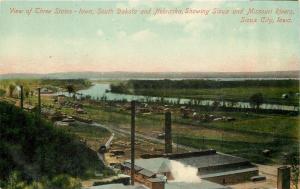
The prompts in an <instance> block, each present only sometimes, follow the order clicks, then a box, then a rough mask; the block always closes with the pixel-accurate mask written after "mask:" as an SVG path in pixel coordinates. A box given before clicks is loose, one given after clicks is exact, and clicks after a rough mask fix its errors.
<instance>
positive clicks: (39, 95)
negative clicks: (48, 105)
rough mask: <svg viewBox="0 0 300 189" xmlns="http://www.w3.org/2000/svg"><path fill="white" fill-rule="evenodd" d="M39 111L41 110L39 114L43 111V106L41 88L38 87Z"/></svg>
mask: <svg viewBox="0 0 300 189" xmlns="http://www.w3.org/2000/svg"><path fill="white" fill-rule="evenodd" d="M38 111H39V114H41V113H42V106H41V88H38Z"/></svg>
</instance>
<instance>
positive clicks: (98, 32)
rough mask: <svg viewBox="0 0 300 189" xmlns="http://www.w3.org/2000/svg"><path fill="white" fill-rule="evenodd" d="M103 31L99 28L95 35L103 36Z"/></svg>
mask: <svg viewBox="0 0 300 189" xmlns="http://www.w3.org/2000/svg"><path fill="white" fill-rule="evenodd" d="M103 35H104V33H103V31H102V30H101V29H99V30H97V36H99V37H103Z"/></svg>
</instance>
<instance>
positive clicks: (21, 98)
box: [20, 85, 24, 109]
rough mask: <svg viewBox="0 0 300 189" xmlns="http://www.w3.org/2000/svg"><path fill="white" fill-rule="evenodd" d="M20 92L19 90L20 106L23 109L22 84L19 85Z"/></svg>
mask: <svg viewBox="0 0 300 189" xmlns="http://www.w3.org/2000/svg"><path fill="white" fill-rule="evenodd" d="M20 88H21V92H20V107H21V109H23V103H24V102H23V101H24V94H23V85H21V86H20Z"/></svg>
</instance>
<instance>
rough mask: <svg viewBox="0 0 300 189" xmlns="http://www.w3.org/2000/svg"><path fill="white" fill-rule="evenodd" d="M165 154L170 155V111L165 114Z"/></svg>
mask: <svg viewBox="0 0 300 189" xmlns="http://www.w3.org/2000/svg"><path fill="white" fill-rule="evenodd" d="M165 153H172V119H171V112H170V111H167V112H166V113H165Z"/></svg>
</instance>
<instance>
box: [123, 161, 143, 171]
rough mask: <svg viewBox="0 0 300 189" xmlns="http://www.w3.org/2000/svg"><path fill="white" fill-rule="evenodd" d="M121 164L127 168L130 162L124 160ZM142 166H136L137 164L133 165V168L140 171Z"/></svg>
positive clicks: (129, 167) (129, 166)
mask: <svg viewBox="0 0 300 189" xmlns="http://www.w3.org/2000/svg"><path fill="white" fill-rule="evenodd" d="M122 166H123V167H126V168H128V169H131V163H130V162H124V163H122ZM142 169H143V168H142V167H139V166H137V165H134V170H135V171H140V170H142Z"/></svg>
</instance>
